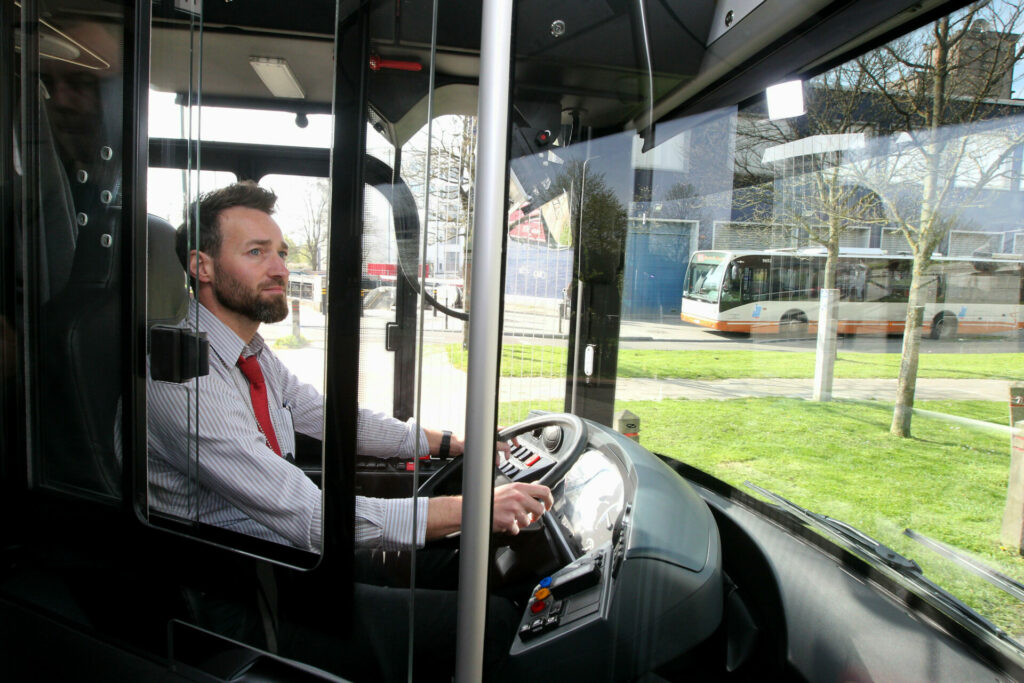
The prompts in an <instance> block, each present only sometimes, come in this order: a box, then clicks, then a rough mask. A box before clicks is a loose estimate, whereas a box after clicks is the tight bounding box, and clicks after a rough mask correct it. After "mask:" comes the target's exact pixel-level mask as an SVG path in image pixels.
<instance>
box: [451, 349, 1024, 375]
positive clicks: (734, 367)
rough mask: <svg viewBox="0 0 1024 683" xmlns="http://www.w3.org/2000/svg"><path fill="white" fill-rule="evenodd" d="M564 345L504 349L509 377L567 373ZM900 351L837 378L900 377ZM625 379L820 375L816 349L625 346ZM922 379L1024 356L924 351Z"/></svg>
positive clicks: (1015, 367)
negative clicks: (676, 349)
mask: <svg viewBox="0 0 1024 683" xmlns="http://www.w3.org/2000/svg"><path fill="white" fill-rule="evenodd" d="M565 355H566V350H565V348H564V347H562V346H544V345H539V344H512V345H506V346H504V347H502V350H501V374H502V376H503V377H535V376H554V377H562V376H564V375H565ZM448 358H449V360H450V361H451V363H452V365H454V366H455V367H457V368H460V369H463V370H464V369H465V367H466V352H465V351H464V350H463V349H462V347H461V346H460V345H459V344H449V345H448ZM899 367H900V354H898V353H885V354H882V353H877V354H876V353H845V352H840V353H839V354H838V356H837V358H836V366H835V376H836V377H837V378H842V379H858V378H860V379H871V378H893V379H895V378H896V377H897V376H898V375H899ZM618 376H619V377H647V378H652V377H671V378H678V379H697V380H715V379H730V378H736V377H752V378H756V377H780V378H787V379H800V378H808V377H814V352H813V351H795V352H778V351H775V352H772V351H730V350H724V351H705V350H695V351H689V350H688V351H659V350H642V349H621V350H620V351H619V367H618ZM918 377H946V378H953V379H955V378H961V379H1007V380H1024V359H1022V357H1021V356H1020V355H1019V354H1007V353H923V354H921V356H920V367H919V369H918Z"/></svg>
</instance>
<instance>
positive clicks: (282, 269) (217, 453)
mask: <svg viewBox="0 0 1024 683" xmlns="http://www.w3.org/2000/svg"><path fill="white" fill-rule="evenodd" d="M276 200H277V197H276V195H274V193H273V192H270V191H268V190H265V189H263V188H260V187H258V186H257V185H256V184H255V183H252V182H240V183H236V184H234V185H231V186H228V187H225V188H222V189H219V190H215V191H213V192H210V193H208V194H206V195H204V196H202V197H200V198H199V200H198V223H199V234H200V244H199V249H192V250H189V249H188V235H187V232H186V229H185V225H182V226H181V227H180V228H179V229H178V245H177V246H178V256H179V258H180V259H181V261H182V263H183V264H184V266H185V269H186V271H187V272H188V273H189V279H190V281H191V283H192V287H193V290H194V291H195V292H196V299H198V306H196V305H190V306H189V314H188V317H187V319H186V320H185V321H183V322H182V325H183V326H187V327H188V328H190V329H195V328H198V330H199V331H201V332H205V333H206V335H207V338H208V340H209V342H210V357H209V365H210V372H209V374H208V375H206V376H203V377H200V378H198V380H197V383H196V386H195V387H194V388H193V387H192V385H191V383H187V384H170V383H164V382H156V381H153V380H150V382H149V386H148V403H149V500H150V504H151V505H152V507H153V508H154V509H155V510H159V511H161V512H165V513H169V514H172V515H174V516H177V517H183V518H186V519H199V520H200V521H202V522H205V523H208V524H213V525H215V526H218V527H223V528H227V529H232V530H235V531H238V532H241V533H245V534H250V535H253V536H258V537H260V538H264V539H268V540H272V541H276V542H279V543H286V544H290V545H294V546H296V547H298V548H302V549H305V550H313V551H316V550H319V548H320V546H321V538H322V528H323V519H322V508H321V492H320V489H319V488H318V487H317V486H316V485H315V484H314V483H313V482H312V481H311V480H310V479H309V478H308V477H306V476H305V474H304V473H303V472H302V470H301V469H299V468H298V467H296V466H295V465H294V464H293V462H292V458H291V457H290V456H291V454H292V453H294V451H295V436H294V432H295V431H298V432H300V433H303V434H307V435H309V436H312V437H314V438H316V439H320V438H322V434H323V418H324V416H323V396H322V395H321V394H320V393H319V392H318V391H317V390H316V389H314V388H313V387H312V386H310V385H308V384H304V383H302V382H301V381H299V380H298V379H297V378H296V377H295V375H293V374H292V373H291V372H290V371H289V370H288V369H287V368H286V367H285V366H284V365H283V364H282V363H281V361H280V360H278V358H277V357H276V356H275V355H274V354H273V352H272V351H271V350H270V349H269V348H267V345H266V344H265V342H264V340H263V338H262V337H261V336H260V335H259V334H258V332H257V330H258V328H259V326H260V323H264V322H268V323H269V322H278V321H280V320H283V319H284V318H285V317H286V315H287V314H288V304H287V299H286V291H287V284H288V269H287V267H286V265H285V259H286V257H287V255H288V245H287V243H286V242H285V241H284V237H283V236H282V233H281V229H280V228H279V227H278V225H277V223H276V222H275V221H274V219H273V218H272V217H271V213H272V212H273V210H274V204H275V203H276ZM193 215H196V214H195V213H193ZM252 366H255V368H253V367H252ZM254 370H255V374H253V371H254ZM193 391H195V394H197V395H198V397H199V399H200V402H201V404H202V408H201V410H200V411H199V412H200V414H199V415H197V414H196V400H195V399H196V396H195V395H193V393H192V392H193ZM261 394H262V398H261V397H260V395H261ZM186 410H187V411H188V412H189V414H186V412H185V411H186ZM197 418H198V419H197ZM193 443H194V453H190V447H189V445H190V444H193ZM356 448H357V451H358V452H359V453H360V454H363V455H373V456H378V457H384V458H389V457H401V458H414V457H417V456H420V455H425V454H427V453H430V454H434V455H437V454H440V453H441V452H442V451H447V453H445V454H446V455H448V454H450V455H460V454H461V453H462V448H463V444H462V441H461V440H460V439H459V438H458V437H455V436H453V435H451V434H450V433H449V432H442V431H439V430H433V429H417V428H416V427H415V424H414V423H413V422H412V421H410V422H409V423H403V422H401V421H399V420H396V419H394V418H392V417H390V416H386V415H384V414H382V413H374V412H372V411H369V410H360V412H359V416H358V423H357V434H356ZM414 504H415V505H416V506H417V510H416V520H417V525H416V529H415V530H414V529H413V505H414ZM551 504H552V498H551V491H550V490H549V489H548V488H547V487H546V486H542V485H539V484H521V483H513V484H508V485H505V486H502V487H499V488H496V489H495V493H494V524H493V526H494V531H495V532H499V533H500V532H504V533H510V534H517V533H518V532H519V530H520V529H521V528H525V527H526V526H528V525H529V524H530V523H531V522H532V521H533V520H534V519H536V518H538V517H539V516H540V515H542V514H543V513H544V511H545V510H546V509H547V508H550V506H551ZM461 509H462V501H461V499H460V498H459V497H455V496H452V497H438V498H432V499H419V500H416V499H411V498H410V499H378V498H364V497H357V499H356V515H355V516H356V529H355V539H356V545H357V546H359V547H364V548H376V549H382V550H399V549H405V548H409V547H410V540H411V539H415V544H416V545H417V546H421V545H423V543H424V542H425V541H427V540H431V539H437V538H441V537H443V536H446V535H448V534H451V533H452V532H454V531H457V530H458V529H459V528H460V526H461V524H460V522H461Z"/></svg>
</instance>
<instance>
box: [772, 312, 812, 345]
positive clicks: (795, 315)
mask: <svg viewBox="0 0 1024 683" xmlns="http://www.w3.org/2000/svg"><path fill="white" fill-rule="evenodd" d="M779 336H780V337H784V338H786V339H801V338H803V337H806V336H807V314H806V313H804V312H803V311H787V312H786V313H785V314H783V316H782V317H781V318H780V319H779Z"/></svg>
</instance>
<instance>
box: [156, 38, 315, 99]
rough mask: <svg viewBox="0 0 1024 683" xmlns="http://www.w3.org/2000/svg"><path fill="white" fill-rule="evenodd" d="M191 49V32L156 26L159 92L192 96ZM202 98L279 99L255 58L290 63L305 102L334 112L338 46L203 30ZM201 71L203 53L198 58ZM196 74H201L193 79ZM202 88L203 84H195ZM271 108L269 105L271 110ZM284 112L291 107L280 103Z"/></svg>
mask: <svg viewBox="0 0 1024 683" xmlns="http://www.w3.org/2000/svg"><path fill="white" fill-rule="evenodd" d="M191 49H192V40H191V38H190V34H189V31H188V30H187V29H182V28H168V27H154V28H153V33H152V54H153V59H152V65H151V67H150V82H151V84H152V87H153V88H154V89H156V90H160V91H164V92H174V93H181V92H188V90H189V85H190V84H189V69H188V67H187V65H188V61H187V56H188V54H189V52H190V50H191ZM201 54H202V59H203V62H204V63H205V65H206V68H204V69H203V72H202V94H203V95H207V96H212V97H216V98H222V99H230V98H246V99H264V100H266V101H267V102H268V103H273V102H281V98H275V97H274V95H273V94H272V93H271V92H270V90H269V89H268V88H267V86H266V85H264V83H263V81H261V80H260V78H259V76H257V75H256V71H255V70H254V69H253V67H252V65H251V64H250V63H249V59H250V58H251V57H274V58H281V59H285V60H286V61H287V62H288V66H289V67H290V68H291V70H292V72H293V73H294V74H295V78H296V80H297V81H298V83H299V85H300V86H301V87H302V90H303V93H304V97H303V98H302V99H303V100H304V101H306V102H311V103H317V104H319V105H326V106H327V107H328V109H329V107H330V103H331V101H332V94H333V87H334V76H333V73H334V69H333V64H334V43H333V41H332V40H331V39H329V38H328V39H311V38H308V37H307V38H298V37H280V36H265V35H252V34H238V33H224V32H218V31H204V32H203V43H202V53H201ZM195 66H196V68H197V69H198V66H199V64H198V53H197V55H196V65H195ZM194 75H197V74H194ZM194 82H195V83H198V82H199V81H198V80H195V81H194ZM268 106H269V105H268ZM280 108H281V109H282V110H283V111H291V110H292V108H291V107H290V106H288V105H286V104H283V103H282V104H281V106H280Z"/></svg>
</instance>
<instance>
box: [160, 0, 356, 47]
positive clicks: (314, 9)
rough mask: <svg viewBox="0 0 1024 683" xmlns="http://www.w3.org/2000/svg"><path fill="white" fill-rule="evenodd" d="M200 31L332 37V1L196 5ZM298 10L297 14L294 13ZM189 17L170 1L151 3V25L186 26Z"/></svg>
mask: <svg viewBox="0 0 1024 683" xmlns="http://www.w3.org/2000/svg"><path fill="white" fill-rule="evenodd" d="M199 4H200V5H201V6H202V11H203V26H204V28H232V29H235V30H237V31H252V32H260V33H300V34H309V35H324V36H327V37H328V38H330V37H331V36H333V35H334V20H335V16H336V12H337V5H336V3H335V0H302V2H301V3H300V4H298V5H296V4H295V3H290V2H281V1H280V0H245V1H244V2H231V0H206V2H200V3H199ZM297 10H299V11H297ZM190 20H191V15H190V14H189V13H188V12H185V11H183V10H179V9H177V8H176V7H175V3H174V2H172V1H171V0H163V1H162V2H154V3H153V23H154V24H155V25H161V24H162V25H166V24H168V23H181V22H185V23H188V22H190Z"/></svg>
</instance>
